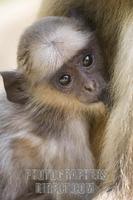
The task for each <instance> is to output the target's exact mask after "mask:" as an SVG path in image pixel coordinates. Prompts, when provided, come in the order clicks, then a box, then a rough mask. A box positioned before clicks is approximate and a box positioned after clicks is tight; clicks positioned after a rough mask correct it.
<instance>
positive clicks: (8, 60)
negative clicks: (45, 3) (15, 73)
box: [0, 0, 41, 87]
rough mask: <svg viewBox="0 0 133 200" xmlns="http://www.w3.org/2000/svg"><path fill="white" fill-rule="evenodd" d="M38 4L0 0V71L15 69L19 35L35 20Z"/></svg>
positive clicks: (37, 0) (31, 0)
mask: <svg viewBox="0 0 133 200" xmlns="http://www.w3.org/2000/svg"><path fill="white" fill-rule="evenodd" d="M40 3H41V0H0V71H2V70H10V69H14V68H16V66H17V63H16V52H17V45H18V41H19V38H20V35H21V34H22V32H23V31H24V29H25V28H26V27H27V26H28V25H30V24H31V23H32V22H33V21H35V20H36V17H37V13H38V10H39V6H40ZM1 86H2V81H1V79H0V87H1Z"/></svg>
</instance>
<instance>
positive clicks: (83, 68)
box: [49, 42, 107, 104]
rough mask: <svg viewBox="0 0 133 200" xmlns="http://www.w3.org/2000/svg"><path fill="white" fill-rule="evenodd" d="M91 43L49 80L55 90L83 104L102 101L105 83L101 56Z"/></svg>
mask: <svg viewBox="0 0 133 200" xmlns="http://www.w3.org/2000/svg"><path fill="white" fill-rule="evenodd" d="M93 45H95V44H94V43H93V42H90V43H89V44H88V46H87V48H85V49H83V50H81V51H79V52H78V53H77V55H75V56H74V57H73V58H71V59H70V60H69V61H68V62H66V63H65V64H63V66H62V67H61V69H59V70H58V71H57V72H56V73H55V74H54V75H53V76H52V77H51V78H50V80H49V84H51V85H52V86H53V87H54V88H55V89H56V90H58V91H60V92H61V93H64V94H65V95H68V96H69V95H71V96H74V97H75V98H76V99H78V100H79V101H80V102H82V103H85V104H90V103H96V102H100V101H101V100H103V96H104V93H105V91H106V87H107V82H106V77H105V69H104V67H103V63H102V58H101V55H100V54H99V52H98V48H97V47H96V46H93Z"/></svg>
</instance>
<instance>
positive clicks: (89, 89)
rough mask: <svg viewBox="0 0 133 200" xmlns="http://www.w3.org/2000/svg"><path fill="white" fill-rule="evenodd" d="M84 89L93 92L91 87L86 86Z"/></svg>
mask: <svg viewBox="0 0 133 200" xmlns="http://www.w3.org/2000/svg"><path fill="white" fill-rule="evenodd" d="M84 88H85V90H88V91H89V92H92V89H91V88H90V87H87V86H85V87H84Z"/></svg>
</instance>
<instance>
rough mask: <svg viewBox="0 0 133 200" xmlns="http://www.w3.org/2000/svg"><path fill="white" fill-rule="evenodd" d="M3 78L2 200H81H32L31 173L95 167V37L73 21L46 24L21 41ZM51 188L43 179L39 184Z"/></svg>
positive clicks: (98, 84) (98, 109)
mask: <svg viewBox="0 0 133 200" xmlns="http://www.w3.org/2000/svg"><path fill="white" fill-rule="evenodd" d="M1 75H2V77H3V81H4V86H5V90H6V94H7V99H8V100H7V101H5V100H3V99H2V100H1V102H0V111H1V112H0V177H1V180H0V199H1V200H16V199H19V200H20V199H23V200H27V199H42V200H45V199H56V200H58V199H64V200H68V199H72V200H73V199H85V195H84V194H82V195H80V194H79V193H76V191H75V193H69V192H68V193H65V194H59V193H56V192H55V191H54V192H53V193H52V194H48V193H45V194H41V195H39V196H38V195H37V194H35V183H36V182H38V180H33V181H32V180H31V179H32V178H33V177H35V176H33V177H32V173H31V171H30V173H29V169H53V170H55V169H56V170H66V169H77V170H78V169H94V168H95V162H94V158H93V155H92V152H91V149H90V143H89V133H90V126H89V122H88V116H89V117H90V118H91V115H93V114H95V113H98V115H103V113H104V112H105V106H104V104H103V102H102V100H101V99H102V96H103V93H104V90H105V89H106V85H107V81H106V80H105V77H106V76H105V69H104V65H103V60H102V57H101V53H100V50H99V46H98V44H97V40H96V38H95V36H94V34H93V32H91V31H90V30H89V29H86V28H85V26H84V24H83V23H82V22H81V21H78V20H76V19H73V18H67V17H46V18H44V19H42V20H40V21H38V22H36V23H35V24H33V25H32V26H31V27H29V28H28V29H27V30H26V31H25V33H24V34H23V36H22V38H21V40H20V44H19V48H18V69H17V70H16V71H15V72H2V73H1ZM27 171H28V173H27ZM26 173H27V176H28V178H27V177H26ZM63 177H64V176H63ZM33 179H34V178H33ZM52 181H53V180H51V176H50V174H49V176H48V179H47V180H44V181H43V182H47V183H51V182H52ZM60 181H61V183H62V182H64V183H66V182H67V183H68V182H69V183H73V182H76V183H77V181H75V180H69V181H68V180H65V179H64V178H62V179H61V180H60ZM80 181H81V182H82V183H84V180H83V179H82V180H80ZM80 181H79V180H78V182H80ZM89 182H92V180H91V178H90V180H89ZM54 183H57V180H56V181H55V180H54ZM40 184H41V183H40ZM41 188H43V187H41ZM70 188H71V187H69V189H70ZM45 189H46V188H45ZM71 189H72V188H71ZM42 190H43V189H42ZM51 191H52V190H51ZM89 198H91V195H90V196H87V199H89Z"/></svg>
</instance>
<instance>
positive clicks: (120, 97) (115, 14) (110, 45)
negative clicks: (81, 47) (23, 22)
mask: <svg viewBox="0 0 133 200" xmlns="http://www.w3.org/2000/svg"><path fill="white" fill-rule="evenodd" d="M73 7H78V8H80V9H81V10H82V11H83V12H84V14H85V17H86V19H87V20H91V21H92V23H93V24H96V29H97V33H98V37H99V40H100V42H101V46H102V50H103V52H104V57H105V62H106V66H107V69H108V70H109V72H110V75H111V77H112V80H111V94H112V99H113V102H114V103H113V106H112V110H111V113H110V116H109V119H108V122H107V125H106V129H105V130H106V131H105V137H104V138H103V139H102V140H101V142H102V144H103V150H102V154H101V159H100V165H99V167H104V168H106V170H107V179H106V184H105V186H106V187H107V189H105V192H103V193H100V194H99V196H98V197H97V199H100V200H104V199H113V200H114V199H132V196H133V189H132V181H133V174H132V168H133V157H132V155H133V135H132V132H133V123H132V122H133V90H132V84H133V56H132V54H133V39H132V35H133V2H132V0H125V1H123V0H115V1H114V0H108V1H107V0H100V1H99V0H79V1H77V0H60V1H59V0H45V1H44V4H42V6H41V11H40V16H46V15H66V14H67V12H68V10H70V8H73ZM112 186H113V187H112ZM110 188H111V190H110ZM107 191H108V192H107Z"/></svg>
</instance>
